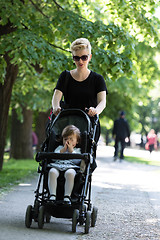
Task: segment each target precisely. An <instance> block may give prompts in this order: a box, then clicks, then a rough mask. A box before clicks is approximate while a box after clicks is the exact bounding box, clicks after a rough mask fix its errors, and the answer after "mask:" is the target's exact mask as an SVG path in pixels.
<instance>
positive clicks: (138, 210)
mask: <svg viewBox="0 0 160 240" xmlns="http://www.w3.org/2000/svg"><path fill="white" fill-rule="evenodd" d="M104 151H106V153H107V155H109V157H104ZM98 156H99V157H98V168H97V169H96V171H95V174H94V179H93V186H94V188H95V191H96V193H97V194H96V196H95V199H94V202H95V203H96V206H97V207H98V210H99V212H98V220H97V225H96V227H95V228H91V229H90V233H89V235H88V236H86V235H83V236H78V237H77V239H78V240H84V239H87V240H90V239H94V240H95V239H97V240H102V239H107V240H123V239H124V240H135V239H144V240H158V239H160V224H159V223H160V168H159V167H153V166H147V165H141V164H131V163H127V162H125V161H124V162H122V163H120V162H119V161H117V162H113V160H112V157H111V156H113V148H109V147H107V148H106V147H102V146H101V147H99V151H98Z"/></svg>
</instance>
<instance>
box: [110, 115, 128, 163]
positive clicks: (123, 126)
mask: <svg viewBox="0 0 160 240" xmlns="http://www.w3.org/2000/svg"><path fill="white" fill-rule="evenodd" d="M112 136H113V138H114V139H115V145H114V147H115V152H114V161H116V160H117V158H118V151H119V149H118V146H119V143H120V144H121V150H120V161H122V160H123V159H124V155H123V152H124V148H125V144H126V140H127V139H126V138H128V141H129V137H130V129H129V125H128V122H127V120H126V119H125V113H124V111H122V112H121V113H120V117H119V119H116V120H115V121H114V126H113V131H112Z"/></svg>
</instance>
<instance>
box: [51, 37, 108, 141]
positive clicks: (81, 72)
mask: <svg viewBox="0 0 160 240" xmlns="http://www.w3.org/2000/svg"><path fill="white" fill-rule="evenodd" d="M71 52H72V57H73V61H74V62H75V65H76V68H75V69H73V70H71V71H70V72H67V71H63V72H62V73H61V74H60V77H59V79H58V82H57V85H56V88H55V91H54V94H53V98H52V107H53V114H54V115H57V114H58V113H59V112H60V111H61V107H60V100H61V98H62V96H63V95H64V100H65V103H66V104H67V105H68V106H69V108H78V109H81V110H83V111H85V109H86V108H87V109H89V111H88V115H89V117H90V118H91V120H92V117H94V116H95V115H96V114H98V115H99V114H100V113H101V112H102V111H103V110H104V108H105V107H106V93H107V88H106V84H105V81H104V78H103V77H102V76H101V75H100V74H97V73H95V72H93V71H91V70H90V69H89V68H88V64H89V62H90V61H91V59H92V54H91V44H90V42H89V41H88V39H86V38H78V39H76V40H75V41H74V42H73V43H72V44H71ZM67 74H68V78H67V79H68V81H67V86H66V84H65V80H66V75H67ZM99 135H100V127H99V128H98V131H97V134H96V141H98V139H99Z"/></svg>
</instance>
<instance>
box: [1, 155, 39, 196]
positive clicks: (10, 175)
mask: <svg viewBox="0 0 160 240" xmlns="http://www.w3.org/2000/svg"><path fill="white" fill-rule="evenodd" d="M37 167H38V163H37V162H36V161H35V160H28V159H25V160H14V159H8V158H7V156H6V155H5V159H4V163H3V169H2V171H0V193H1V192H3V191H5V190H9V189H10V188H11V187H13V186H15V185H17V184H18V183H20V181H22V180H24V179H25V178H30V177H32V176H33V175H35V173H36V172H37Z"/></svg>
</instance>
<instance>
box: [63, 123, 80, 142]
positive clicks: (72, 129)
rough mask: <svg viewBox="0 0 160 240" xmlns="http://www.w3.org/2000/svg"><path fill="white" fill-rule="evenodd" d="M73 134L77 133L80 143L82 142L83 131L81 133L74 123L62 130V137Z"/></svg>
mask: <svg viewBox="0 0 160 240" xmlns="http://www.w3.org/2000/svg"><path fill="white" fill-rule="evenodd" d="M72 134H76V136H77V142H78V143H79V142H80V136H81V133H80V130H79V129H78V128H77V127H76V126H74V125H68V126H66V127H65V128H64V129H63V131H62V138H65V137H68V136H70V135H72Z"/></svg>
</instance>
